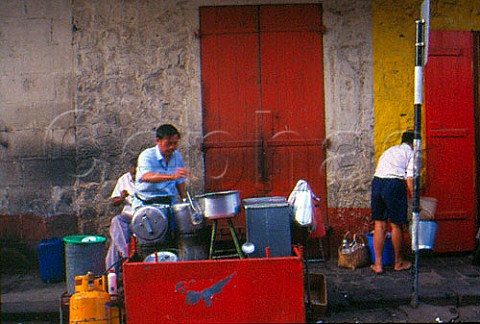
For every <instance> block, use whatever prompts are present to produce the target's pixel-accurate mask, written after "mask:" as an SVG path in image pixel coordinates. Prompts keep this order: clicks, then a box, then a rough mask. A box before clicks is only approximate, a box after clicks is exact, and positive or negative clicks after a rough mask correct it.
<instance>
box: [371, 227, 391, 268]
mask: <svg viewBox="0 0 480 324" xmlns="http://www.w3.org/2000/svg"><path fill="white" fill-rule="evenodd" d="M386 230H387V222H385V221H378V220H376V221H375V232H374V233H373V250H374V252H375V264H372V266H371V268H372V270H373V271H374V272H375V273H383V260H382V255H383V248H384V246H385V231H386Z"/></svg>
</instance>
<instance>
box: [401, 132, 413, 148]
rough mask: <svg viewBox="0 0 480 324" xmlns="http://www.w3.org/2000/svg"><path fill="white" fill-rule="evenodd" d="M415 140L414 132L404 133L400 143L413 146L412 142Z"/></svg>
mask: <svg viewBox="0 0 480 324" xmlns="http://www.w3.org/2000/svg"><path fill="white" fill-rule="evenodd" d="M414 139H415V132H414V131H406V132H404V133H403V135H402V143H406V144H410V145H413V140H414Z"/></svg>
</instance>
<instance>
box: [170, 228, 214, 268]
mask: <svg viewBox="0 0 480 324" xmlns="http://www.w3.org/2000/svg"><path fill="white" fill-rule="evenodd" d="M205 234H208V233H204V232H203V231H202V232H200V233H196V234H180V235H178V237H177V243H178V257H179V259H180V260H181V261H190V260H208V252H209V241H208V235H205Z"/></svg>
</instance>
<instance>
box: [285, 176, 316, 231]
mask: <svg viewBox="0 0 480 324" xmlns="http://www.w3.org/2000/svg"><path fill="white" fill-rule="evenodd" d="M312 199H315V200H320V198H318V197H317V196H315V194H314V193H313V192H312V189H311V188H310V185H309V184H308V182H307V181H305V180H298V181H297V184H296V185H295V188H293V191H292V192H291V193H290V196H288V203H289V204H290V206H291V207H292V209H293V217H294V219H295V221H296V222H297V223H298V224H300V226H309V227H311V228H312V229H315V226H316V223H315V217H314V210H313V208H314V206H313V203H312Z"/></svg>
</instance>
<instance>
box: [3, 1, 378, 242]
mask: <svg viewBox="0 0 480 324" xmlns="http://www.w3.org/2000/svg"><path fill="white" fill-rule="evenodd" d="M3 2H5V3H6V6H2V7H1V9H0V18H1V21H0V24H1V25H0V26H1V29H0V33H1V34H0V37H1V38H2V39H1V40H2V44H7V46H3V45H2V47H1V54H0V55H1V56H0V59H2V61H3V59H4V57H5V58H7V59H9V60H10V61H9V62H10V64H8V66H6V67H5V66H2V68H1V69H2V70H0V83H1V88H0V90H1V94H0V95H1V96H2V97H1V99H6V100H0V112H1V115H0V116H1V117H0V118H1V121H0V136H1V137H0V139H1V140H2V143H5V144H2V145H1V146H0V152H1V154H2V156H1V158H0V163H2V164H3V167H2V169H0V178H1V179H2V180H3V179H5V181H2V182H0V183H2V184H1V185H0V201H2V203H1V205H0V213H6V214H8V213H13V212H18V213H20V212H26V211H32V212H33V213H36V214H41V215H44V216H48V215H52V214H56V213H59V212H62V213H64V212H67V211H70V212H73V213H75V214H77V215H78V216H79V219H80V221H79V225H80V226H79V228H80V231H81V232H84V233H87V232H88V233H94V232H96V233H100V234H106V233H107V229H108V225H109V220H110V218H111V216H112V214H114V213H115V212H116V210H115V209H113V208H112V207H111V206H110V204H109V202H108V197H109V196H110V193H111V190H112V189H113V185H114V182H115V180H116V178H117V177H118V176H119V175H121V174H122V173H123V172H124V171H125V170H124V165H125V163H126V161H128V160H129V159H130V157H132V156H135V155H137V154H138V153H139V152H140V151H141V150H142V149H143V148H145V147H148V146H151V145H153V143H154V129H155V128H156V127H157V126H158V125H159V124H161V123H163V122H171V123H174V124H176V125H177V126H178V127H179V129H180V130H181V131H182V133H183V138H182V141H181V147H180V150H181V152H182V154H183V155H184V157H185V160H186V164H187V165H188V166H189V167H190V168H191V169H192V170H193V173H194V174H195V176H197V177H199V179H198V180H196V181H194V182H192V183H191V184H190V185H191V187H192V190H193V191H197V192H199V191H201V190H202V187H203V172H204V169H203V160H202V153H201V151H200V143H201V142H202V115H201V114H202V109H201V89H200V48H199V39H197V38H196V33H197V31H198V28H199V26H198V22H199V18H198V8H199V6H205V5H240V4H262V3H264V2H263V1H213V0H208V1H207V0H202V1H193V0H190V1H174V0H169V1H168V0H165V1H143V0H138V1H119V0H74V1H71V0H57V1H53V0H37V1H34V0H31V1H13V0H12V1H3ZM306 2H317V1H296V0H295V1H292V0H291V1H279V0H277V1H269V3H270V4H275V3H278V4H280V3H306ZM322 5H323V8H324V25H325V26H326V28H327V31H326V33H325V35H324V65H325V93H326V106H325V110H326V121H325V123H326V131H327V137H328V139H329V141H330V143H331V146H330V147H329V149H328V151H327V155H328V159H327V161H326V162H325V163H324V166H325V167H326V168H327V175H328V184H327V185H328V192H329V197H328V203H329V207H338V206H349V207H365V206H367V205H368V192H369V181H370V177H371V173H372V170H373V134H372V127H373V99H372V98H373V97H372V96H373V83H372V72H371V61H372V59H371V19H370V1H369V0H362V1H349V0H340V1H339V0H327V1H324V2H322ZM33 12H34V13H35V15H36V16H35V17H39V18H36V19H33V14H32V13H33ZM4 18H5V19H4ZM37 20H38V21H37ZM39 21H42V22H43V25H41V27H42V28H40V27H39V26H38V24H39ZM34 22H36V24H37V25H35V23H34ZM34 33H35V34H34ZM38 33H41V34H42V35H43V38H41V37H38V35H37V34H38ZM13 34H15V35H17V36H16V37H14V36H11V35H13ZM18 39H22V41H21V42H19V41H18ZM23 40H25V42H24V41H23ZM4 41H5V42H4ZM49 50H50V52H49V53H50V54H51V55H43V54H42V55H38V53H44V52H48V51H49ZM57 52H58V53H57ZM21 53H23V54H21ZM46 57H47V58H46ZM48 60H52V63H51V64H50V65H48V64H47V62H46V61H48ZM35 61H36V63H35ZM59 61H60V62H59ZM38 65H40V66H43V67H44V68H43V69H42V70H41V71H38V69H37V66H38ZM18 69H21V73H19V72H18ZM22 75H23V76H24V78H23V79H22V78H21V77H20V76H22ZM25 76H28V77H29V79H27V78H26V77H25ZM34 77H36V78H38V77H43V78H44V79H43V81H42V82H41V83H40V81H39V82H38V83H35V85H36V86H37V87H38V88H37V87H34V86H33V85H32V83H29V82H28V81H24V80H30V79H32V78H34ZM17 79H18V80H17ZM10 80H14V82H12V81H10ZM15 89H18V90H15ZM20 98H21V99H20ZM4 102H6V103H7V104H4ZM53 107H55V108H53ZM44 114H47V116H46V117H44ZM4 116H5V117H4ZM7 117H8V118H7ZM20 120H21V122H19V121H20ZM21 138H23V139H22V140H20V139H21ZM319 163H322V161H319ZM38 164H41V166H42V167H41V168H38V167H37V168H36V167H35V166H37V165H38ZM30 165H31V166H30ZM7 169H8V170H11V172H7V171H6V170H7ZM40 178H43V180H37V179H40ZM19 179H20V180H19ZM27 179H28V180H29V181H36V182H35V183H34V184H33V185H29V181H27ZM23 192H25V194H23ZM27 192H28V194H27ZM16 197H18V198H16ZM36 200H37V201H38V200H41V204H36V205H34V206H30V205H31V203H30V202H33V201H36ZM60 207H61V208H64V209H65V210H61V211H59V209H61V208H60Z"/></svg>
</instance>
